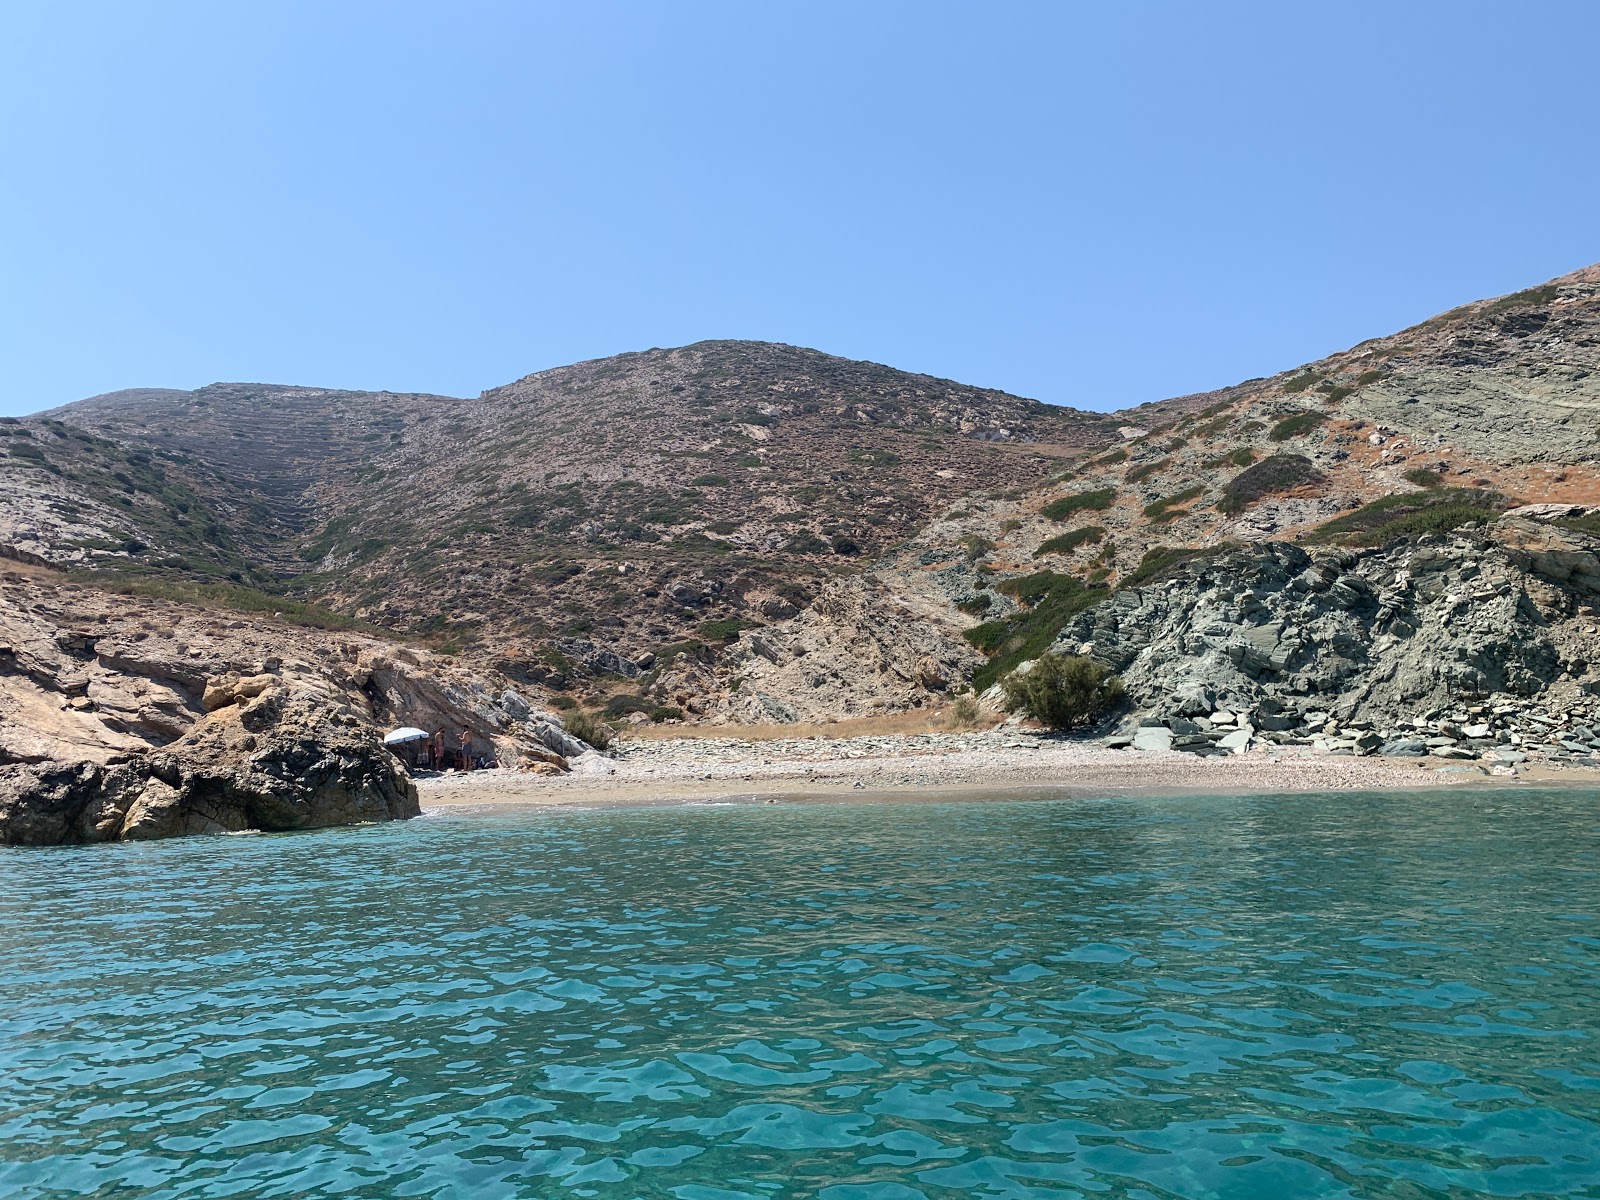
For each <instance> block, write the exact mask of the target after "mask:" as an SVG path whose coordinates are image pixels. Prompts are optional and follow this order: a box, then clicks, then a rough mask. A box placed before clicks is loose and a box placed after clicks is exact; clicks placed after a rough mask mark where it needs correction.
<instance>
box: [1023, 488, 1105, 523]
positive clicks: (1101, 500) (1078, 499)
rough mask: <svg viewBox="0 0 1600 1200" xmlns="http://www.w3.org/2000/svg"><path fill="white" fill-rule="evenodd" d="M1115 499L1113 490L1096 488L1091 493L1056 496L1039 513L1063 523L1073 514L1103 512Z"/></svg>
mask: <svg viewBox="0 0 1600 1200" xmlns="http://www.w3.org/2000/svg"><path fill="white" fill-rule="evenodd" d="M1116 498H1117V492H1116V489H1115V488H1096V489H1095V490H1094V491H1092V492H1074V493H1072V494H1071V495H1069V496H1058V497H1056V498H1055V499H1054V500H1052V501H1050V503H1049V504H1046V505H1045V506H1044V507H1043V508H1041V509H1040V510H1039V511H1040V513H1041V514H1043V515H1044V516H1046V517H1048V518H1049V519H1050V520H1052V521H1065V520H1067V519H1068V518H1069V517H1071V516H1072V515H1073V514H1074V513H1080V512H1104V511H1105V510H1106V509H1108V508H1110V507H1111V502H1112V501H1113V500H1115V499H1116Z"/></svg>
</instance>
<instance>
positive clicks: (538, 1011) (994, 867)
mask: <svg viewBox="0 0 1600 1200" xmlns="http://www.w3.org/2000/svg"><path fill="white" fill-rule="evenodd" d="M0 1195H3V1196H5V1197H8V1198H21V1197H58V1196H85V1195H94V1196H107V1197H144V1196H162V1197H211V1196H233V1197H269V1196H272V1197H291V1196H293V1197H298V1196H317V1197H321V1196H359V1197H409V1196H436V1197H460V1198H463V1200H465V1198H468V1197H470V1198H473V1200H495V1198H499V1197H580V1196H597V1197H604V1198H607V1200H610V1198H626V1197H636V1196H637V1197H676V1198H680V1200H736V1198H738V1200H742V1198H745V1197H811V1196H816V1197H822V1198H823V1200H869V1198H870V1200H916V1198H918V1197H926V1198H929V1200H935V1198H938V1200H945V1198H950V1197H1052V1198H1059V1197H1078V1196H1081V1197H1137V1198H1141V1200H1154V1198H1158V1197H1159V1198H1170V1197H1183V1198H1185V1200H1191V1198H1201V1197H1226V1198H1229V1200H1234V1198H1252V1197H1262V1198H1272V1200H1284V1198H1300V1197H1335V1196H1338V1197H1373V1198H1379V1197H1381V1198H1384V1200H1390V1198H1396V1197H1398V1198H1401V1200H1409V1198H1420V1197H1467V1196H1517V1197H1535V1196H1551V1197H1553V1196H1560V1197H1577V1196H1587V1197H1600V795H1596V794H1595V793H1593V792H1578V791H1563V792H1554V791H1544V792H1536V791H1526V792H1525V791H1519V790H1504V791H1501V790H1496V791H1479V792H1474V793H1470V794H1466V793H1457V794H1436V793H1431V792H1428V793H1416V794H1408V795H1369V796H1349V795H1340V796H1287V797H1249V798H1226V797H1225V798H1217V797H1208V798H1167V799H1105V800H1089V801H1083V800H1073V801H1040V802H1026V803H1002V802H973V803H966V804H925V805H924V804H814V805H803V804H783V805H775V806H750V805H722V806H701V807H689V808H653V809H632V810H609V811H591V812H542V813H523V814H515V815H506V816H483V815H479V816H455V817H449V816H441V817H425V818H423V819H422V820H419V821H414V822H410V823H408V824H403V825H393V826H382V827H368V828H358V829H339V830H329V831H325V832H319V833H310V834H289V835H258V836H241V837H228V838H200V839H190V840H184V841H173V842H162V843H154V844H148V845H130V846H111V847H90V848H63V849H49V850H10V851H3V852H0Z"/></svg>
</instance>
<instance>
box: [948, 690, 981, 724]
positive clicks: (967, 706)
mask: <svg viewBox="0 0 1600 1200" xmlns="http://www.w3.org/2000/svg"><path fill="white" fill-rule="evenodd" d="M981 715H982V713H981V711H980V710H979V708H978V700H977V697H975V696H962V697H961V698H960V699H958V700H957V701H956V702H955V703H954V704H952V705H951V706H950V712H949V714H948V715H947V716H946V717H945V724H946V725H948V726H949V727H950V728H951V729H972V728H974V727H975V726H976V725H977V724H978V718H979V717H980V716H981Z"/></svg>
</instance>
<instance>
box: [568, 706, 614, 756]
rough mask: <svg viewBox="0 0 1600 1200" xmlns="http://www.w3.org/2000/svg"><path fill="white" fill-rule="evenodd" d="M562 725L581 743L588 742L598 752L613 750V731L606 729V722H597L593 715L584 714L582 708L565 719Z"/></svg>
mask: <svg viewBox="0 0 1600 1200" xmlns="http://www.w3.org/2000/svg"><path fill="white" fill-rule="evenodd" d="M562 724H563V725H564V726H565V727H566V730H567V732H568V733H570V734H571V735H572V736H573V737H575V738H577V739H578V740H579V741H580V742H587V743H588V744H589V745H591V746H593V747H594V748H595V749H596V750H609V749H610V748H611V730H609V729H607V728H606V726H605V724H604V722H601V721H597V720H595V719H594V717H593V716H592V715H590V714H589V713H586V712H584V711H583V710H582V709H581V708H580V709H578V710H577V711H576V712H574V713H571V714H570V715H568V716H566V717H563V718H562Z"/></svg>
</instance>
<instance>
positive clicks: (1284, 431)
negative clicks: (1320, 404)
mask: <svg viewBox="0 0 1600 1200" xmlns="http://www.w3.org/2000/svg"><path fill="white" fill-rule="evenodd" d="M1327 419H1328V415H1327V414H1326V413H1319V412H1303V413H1296V414H1295V415H1294V416H1292V417H1285V418H1284V419H1283V420H1281V421H1279V422H1278V423H1277V424H1276V425H1274V426H1273V427H1272V432H1271V433H1269V434H1267V436H1268V437H1269V438H1271V439H1272V440H1273V441H1275V442H1286V441H1288V440H1289V439H1290V438H1292V437H1299V436H1300V435H1301V434H1302V433H1306V432H1308V431H1310V430H1312V429H1315V428H1316V427H1317V426H1318V425H1321V424H1322V423H1323V422H1324V421H1326V420H1327Z"/></svg>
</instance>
